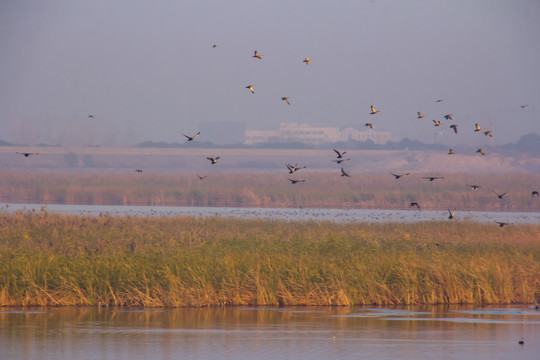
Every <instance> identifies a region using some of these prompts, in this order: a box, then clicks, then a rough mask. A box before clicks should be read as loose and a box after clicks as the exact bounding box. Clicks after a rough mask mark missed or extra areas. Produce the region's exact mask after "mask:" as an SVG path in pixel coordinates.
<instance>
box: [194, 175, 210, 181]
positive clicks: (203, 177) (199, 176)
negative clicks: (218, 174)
mask: <svg viewBox="0 0 540 360" xmlns="http://www.w3.org/2000/svg"><path fill="white" fill-rule="evenodd" d="M207 176H208V175H204V176H201V175H198V174H197V177H198V178H199V180H204V179H206V177H207Z"/></svg>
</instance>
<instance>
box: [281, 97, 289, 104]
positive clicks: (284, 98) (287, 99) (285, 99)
mask: <svg viewBox="0 0 540 360" xmlns="http://www.w3.org/2000/svg"><path fill="white" fill-rule="evenodd" d="M281 100H283V101H285V102H286V103H287V104H289V105H291V103H290V102H289V97H288V96H284V97H282V98H281Z"/></svg>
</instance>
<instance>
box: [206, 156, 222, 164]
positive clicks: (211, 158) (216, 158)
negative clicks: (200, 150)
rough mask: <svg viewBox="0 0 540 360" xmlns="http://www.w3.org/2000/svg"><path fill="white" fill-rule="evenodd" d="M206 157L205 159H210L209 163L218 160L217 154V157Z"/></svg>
mask: <svg viewBox="0 0 540 360" xmlns="http://www.w3.org/2000/svg"><path fill="white" fill-rule="evenodd" d="M206 159H207V160H210V164H212V165H213V164H215V163H217V161H218V160H219V156H217V157H215V158H213V157H207V158H206Z"/></svg>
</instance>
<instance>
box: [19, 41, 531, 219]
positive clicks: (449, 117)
mask: <svg viewBox="0 0 540 360" xmlns="http://www.w3.org/2000/svg"><path fill="white" fill-rule="evenodd" d="M216 47H217V45H216V44H214V45H212V48H216ZM263 56H264V55H263V54H261V53H259V51H258V50H255V51H254V52H253V56H252V58H254V59H257V60H262V58H263ZM312 61H313V59H311V58H308V57H306V58H304V60H302V62H303V63H305V64H306V65H309V63H310V62H312ZM245 88H246V89H248V90H249V91H250V92H251V94H255V85H253V84H249V85H246V87H245ZM281 100H283V101H284V102H286V103H287V104H288V105H291V102H290V98H289V97H288V96H283V97H281ZM442 101H443V100H442V99H439V100H436V101H435V102H436V103H440V102H442ZM527 106H528V105H520V107H521V108H522V109H524V108H526V107H527ZM370 108H371V111H370V112H369V115H377V114H378V113H380V112H381V110H378V109H375V107H374V106H373V105H371V106H370ZM88 117H89V118H94V115H92V114H90V115H88ZM424 117H426V115H424V114H422V113H421V112H420V111H418V112H417V118H418V119H423V118H424ZM453 117H454V115H453V114H446V115H443V119H444V120H445V121H453ZM432 121H433V125H434V126H436V127H439V126H442V125H443V122H442V120H432ZM373 124H374V123H373V122H371V121H370V122H366V123H365V124H364V126H366V127H369V128H370V129H373V128H374V125H373ZM458 126H459V125H458V124H455V123H452V124H450V125H449V128H451V129H452V130H453V132H454V134H456V135H457V134H458ZM472 131H474V132H476V133H480V134H483V135H484V136H488V137H493V131H492V130H488V129H484V128H482V127H481V126H480V125H479V124H478V123H475V124H474V129H472ZM200 134H201V132H200V131H199V132H197V133H196V134H194V135H186V134H182V135H183V136H184V137H185V138H186V141H187V142H189V141H195V139H196V138H197V137H198V136H199V135H200ZM333 151H334V152H335V154H336V159H335V160H332V161H333V162H335V163H336V164H337V165H340V164H342V163H344V162H347V161H350V160H351V159H350V158H345V157H344V155H345V154H346V153H347V152H346V151H339V150H337V149H333ZM476 153H478V154H481V155H482V156H485V155H486V149H484V148H478V149H477V150H476ZM17 154H19V155H23V156H24V157H30V156H32V155H38V154H39V153H36V152H17ZM454 154H456V151H455V150H454V149H452V148H450V149H449V150H448V155H454ZM206 159H207V160H208V161H210V164H211V165H215V164H216V163H217V162H218V160H219V159H220V157H219V156H215V157H210V156H208V157H206ZM285 166H286V168H287V170H288V174H289V175H293V174H296V173H297V172H298V171H299V170H301V169H305V168H306V167H307V166H306V165H304V166H298V164H294V165H291V164H289V163H287V164H285ZM135 172H137V173H142V172H143V170H142V169H136V170H135ZM390 174H391V175H392V176H394V178H395V179H396V180H398V179H401V178H402V177H405V176H408V175H410V173H402V174H396V173H392V172H391V173H390ZM341 176H342V177H350V176H351V175H350V174H349V173H348V172H347V171H346V170H345V168H344V167H341ZM197 177H198V178H199V180H205V179H206V178H207V176H206V175H204V176H201V175H198V174H197ZM291 177H292V176H289V177H288V178H287V179H288V180H289V181H290V183H291V184H293V185H294V184H298V183H304V182H306V179H293V178H291ZM423 179H426V180H428V181H431V182H432V181H435V180H441V179H444V177H442V176H425V177H423ZM467 186H469V187H470V188H471V189H472V190H477V189H479V188H481V187H483V186H482V185H476V184H473V185H467ZM493 192H494V193H495V195H497V197H498V198H499V199H501V200H502V199H503V197H504V196H505V195H506V194H507V193H508V192H507V191H506V192H504V193H497V192H496V191H493ZM531 196H532V197H540V194H539V192H538V191H536V190H534V191H532V192H531ZM409 207H416V208H417V209H418V210H420V209H421V206H420V204H419V203H418V202H415V201H411V202H410V204H409ZM456 211H457V210H456V209H454V210H450V209H448V219H454V218H455V214H456ZM496 223H497V224H498V225H499V226H500V227H504V226H506V225H509V223H506V222H499V221H496Z"/></svg>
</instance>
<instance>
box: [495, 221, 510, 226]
mask: <svg viewBox="0 0 540 360" xmlns="http://www.w3.org/2000/svg"><path fill="white" fill-rule="evenodd" d="M495 222H496V223H497V225H499V227H505V226H506V225H510V223H506V222H501V221H495Z"/></svg>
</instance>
